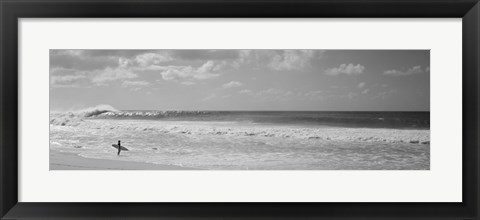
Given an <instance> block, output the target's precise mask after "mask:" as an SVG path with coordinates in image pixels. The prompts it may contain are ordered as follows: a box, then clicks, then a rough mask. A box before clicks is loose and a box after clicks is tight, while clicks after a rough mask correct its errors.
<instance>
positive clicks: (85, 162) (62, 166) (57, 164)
mask: <svg viewBox="0 0 480 220" xmlns="http://www.w3.org/2000/svg"><path fill="white" fill-rule="evenodd" d="M50 170H195V169H192V168H188V167H180V166H173V165H160V164H151V163H140V162H130V161H121V160H105V159H92V158H85V157H81V156H78V155H76V154H74V153H65V152H60V151H56V150H52V149H50Z"/></svg>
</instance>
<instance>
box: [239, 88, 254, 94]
mask: <svg viewBox="0 0 480 220" xmlns="http://www.w3.org/2000/svg"><path fill="white" fill-rule="evenodd" d="M238 93H239V94H252V90H250V89H244V90H240V91H238Z"/></svg>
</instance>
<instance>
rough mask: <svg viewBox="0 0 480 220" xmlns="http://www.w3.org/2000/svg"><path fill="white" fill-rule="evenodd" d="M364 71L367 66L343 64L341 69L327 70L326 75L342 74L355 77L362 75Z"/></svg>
mask: <svg viewBox="0 0 480 220" xmlns="http://www.w3.org/2000/svg"><path fill="white" fill-rule="evenodd" d="M364 69H365V66H363V65H360V64H357V65H355V64H352V63H349V64H345V63H344V64H341V65H340V66H339V67H335V68H331V69H327V70H326V71H325V74H326V75H330V76H337V75H340V74H345V75H349V76H353V75H359V74H362V73H363V70H364Z"/></svg>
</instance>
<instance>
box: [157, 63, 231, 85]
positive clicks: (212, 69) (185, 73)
mask: <svg viewBox="0 0 480 220" xmlns="http://www.w3.org/2000/svg"><path fill="white" fill-rule="evenodd" d="M222 67H223V63H217V62H214V61H211V60H209V61H207V62H206V63H204V64H203V65H202V66H200V67H198V68H194V67H192V66H166V67H161V66H159V67H158V69H160V70H162V72H160V74H161V75H162V78H163V79H164V80H167V81H169V80H173V81H178V80H182V79H186V80H204V79H210V78H214V77H218V76H219V75H220V74H219V73H218V71H219V70H221V69H222Z"/></svg>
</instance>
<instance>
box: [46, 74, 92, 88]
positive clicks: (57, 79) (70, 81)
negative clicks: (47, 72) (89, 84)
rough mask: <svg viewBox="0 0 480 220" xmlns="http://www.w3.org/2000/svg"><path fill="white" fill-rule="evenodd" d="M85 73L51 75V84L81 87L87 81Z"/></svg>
mask: <svg viewBox="0 0 480 220" xmlns="http://www.w3.org/2000/svg"><path fill="white" fill-rule="evenodd" d="M86 80H87V79H86V76H84V75H61V76H51V77H50V85H51V86H54V87H79V86H80V85H82V84H84V83H85V81H86Z"/></svg>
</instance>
